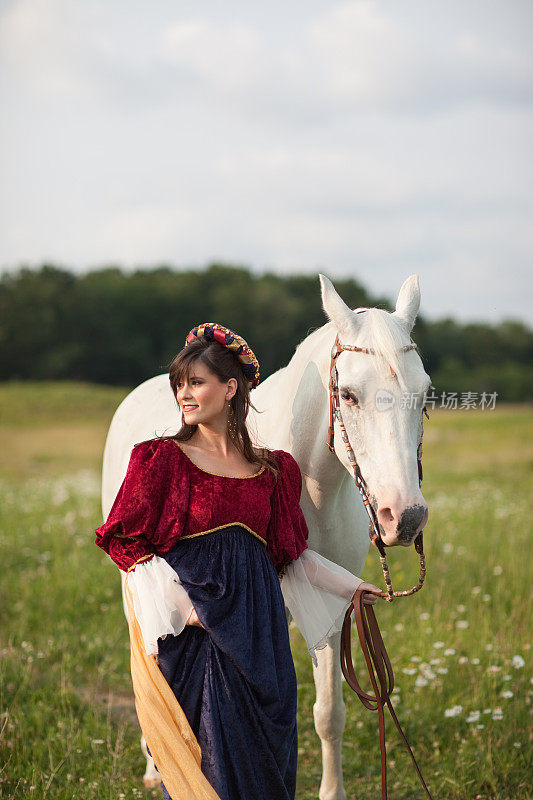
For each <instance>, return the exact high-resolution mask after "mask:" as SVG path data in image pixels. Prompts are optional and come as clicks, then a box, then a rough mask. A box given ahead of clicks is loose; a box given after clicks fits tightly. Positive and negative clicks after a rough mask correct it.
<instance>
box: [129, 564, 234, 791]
mask: <svg viewBox="0 0 533 800" xmlns="http://www.w3.org/2000/svg"><path fill="white" fill-rule="evenodd" d="M124 591H125V594H126V603H127V606H128V623H129V629H130V643H131V677H132V681H133V692H134V694H135V708H136V709H137V716H138V718H139V724H140V726H141V730H142V732H143V734H144V738H145V739H146V742H147V744H148V747H149V748H150V752H151V754H152V757H153V759H154V762H155V764H156V766H157V769H158V770H159V772H160V773H161V775H162V778H163V783H164V784H165V786H166V788H167V791H168V793H169V794H170V796H171V797H172V800H220V798H219V796H218V794H217V793H216V792H215V790H214V789H213V787H212V786H211V784H210V783H209V781H208V780H207V778H206V777H205V775H204V774H203V772H202V770H201V769H200V764H201V755H202V754H201V751H200V745H199V744H198V741H197V739H196V736H195V735H194V732H193V730H192V728H191V726H190V725H189V721H188V720H187V717H186V716H185V714H184V712H183V709H182V708H181V706H180V704H179V703H178V701H177V700H176V696H175V695H174V693H173V691H172V689H171V688H170V686H169V685H168V683H167V682H166V680H165V678H164V677H163V673H162V672H161V670H160V669H159V667H158V666H157V661H156V658H155V656H149V655H148V654H147V653H146V651H145V649H144V642H143V639H142V634H141V630H140V628H139V623H138V621H137V618H136V617H135V612H134V609H133V600H132V597H131V592H130V590H129V588H128V581H127V579H126V583H125V586H124Z"/></svg>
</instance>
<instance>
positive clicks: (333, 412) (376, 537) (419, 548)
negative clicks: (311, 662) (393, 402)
mask: <svg viewBox="0 0 533 800" xmlns="http://www.w3.org/2000/svg"><path fill="white" fill-rule="evenodd" d="M359 313H361V312H359ZM415 349H416V344H415V343H414V342H411V344H408V345H405V347H402V348H401V349H400V351H399V352H400V353H407V352H409V350H415ZM343 350H351V351H352V352H355V353H365V354H367V355H376V351H375V350H372V349H371V348H368V347H356V346H355V345H351V344H341V343H340V342H339V335H338V334H337V336H336V338H335V343H334V345H333V347H332V349H331V362H330V368H329V375H330V379H329V429H328V447H329V449H330V450H331V452H332V453H334V452H335V448H334V445H333V440H334V435H335V429H334V424H335V419H337V421H338V423H339V427H340V429H341V439H342V441H343V442H344V444H345V445H346V450H347V453H348V461H349V462H350V465H351V467H352V469H353V475H354V482H355V485H356V487H357V489H358V490H359V493H360V495H361V497H362V500H363V503H364V506H365V509H366V513H367V514H368V518H369V525H368V534H369V536H370V541H371V542H372V544H374V545H375V546H376V547H377V549H378V551H379V560H380V562H381V567H382V569H383V577H384V579H385V584H386V586H387V591H386V592H382V593H381V596H382V597H385V599H386V600H387V601H388V602H391V601H392V600H393V599H394V598H395V597H408V596H409V595H411V594H414V593H415V592H418V591H419V589H421V588H422V586H423V584H424V579H425V577H426V559H425V556H424V543H423V537H422V532H420V533H419V534H418V535H417V537H416V539H415V541H414V546H415V550H416V552H417V553H418V555H419V558H420V575H419V578H418V583H417V584H416V586H413V588H412V589H407V590H404V591H402V592H395V591H394V590H393V588H392V581H391V577H390V572H389V567H388V564H387V560H386V557H385V547H386V545H385V543H384V542H383V539H382V538H381V534H380V531H379V522H378V519H377V516H376V512H375V511H374V508H373V507H372V504H371V503H370V499H369V496H368V487H367V484H366V482H365V479H364V478H363V476H362V474H361V470H360V469H359V465H358V463H357V459H356V458H355V454H354V451H353V449H352V446H351V444H350V440H349V439H348V434H347V433H346V428H345V427H344V422H343V419H342V414H341V408H340V400H339V381H338V378H339V376H338V372H337V366H336V360H337V358H338V357H339V355H340V354H341V353H342V352H343ZM390 371H391V373H392V374H393V375H394V374H395V372H394V370H393V369H392V367H391V366H390ZM423 413H425V414H426V417H428V419H429V415H428V413H427V411H426V409H425V407H424V409H423ZM416 459H417V464H418V485H419V486H420V485H421V484H422V437H420V442H419V444H418V447H417V451H416Z"/></svg>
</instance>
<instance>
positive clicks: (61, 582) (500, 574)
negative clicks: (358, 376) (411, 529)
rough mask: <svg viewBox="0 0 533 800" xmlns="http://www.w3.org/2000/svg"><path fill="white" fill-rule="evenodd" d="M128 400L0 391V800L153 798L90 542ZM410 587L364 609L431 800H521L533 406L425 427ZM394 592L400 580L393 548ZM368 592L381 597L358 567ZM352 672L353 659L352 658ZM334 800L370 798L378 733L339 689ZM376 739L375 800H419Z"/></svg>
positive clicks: (303, 779) (304, 757)
mask: <svg viewBox="0 0 533 800" xmlns="http://www.w3.org/2000/svg"><path fill="white" fill-rule="evenodd" d="M126 393H127V390H125V389H124V390H121V389H110V388H107V387H100V386H87V385H83V384H57V383H56V384H54V383H43V384H40V383H31V384H30V383H28V384H3V385H0V437H1V438H0V442H1V446H0V487H1V491H2V505H1V520H2V524H1V533H0V537H1V538H0V541H1V544H2V562H3V564H2V566H3V569H2V577H1V579H0V595H1V598H2V603H1V604H0V648H1V651H2V661H1V664H0V692H1V695H0V703H1V708H0V715H1V716H0V798H17V799H18V798H30V797H31V798H58V800H67V799H68V800H70V798H76V800H94V799H95V798H98V800H99V799H100V798H101V799H102V800H104V798H105V799H106V800H107V799H109V800H115V798H121V797H125V798H134V797H151V796H154V797H157V796H158V792H157V791H155V790H154V791H151V792H149V791H145V790H144V789H143V786H142V772H143V759H142V757H141V755H140V750H139V747H138V743H139V730H138V726H137V724H136V718H135V713H134V710H133V702H132V696H131V681H130V677H129V663H128V662H129V658H128V656H129V654H128V636H127V629H126V626H125V621H124V617H123V612H122V602H121V594H120V580H119V577H118V573H117V570H116V568H115V567H114V566H113V565H112V564H111V562H110V561H109V559H108V558H107V557H106V556H105V555H104V554H103V553H102V552H101V551H99V550H98V548H96V547H95V546H94V534H93V531H94V528H95V527H96V526H97V525H98V524H99V523H100V521H101V517H100V500H99V483H100V464H101V457H102V450H103V444H104V440H105V435H106V431H107V427H108V425H109V422H110V420H111V417H112V415H113V413H114V410H115V408H116V406H117V405H118V403H119V402H120V401H121V399H122V398H123V397H124V396H125V394H126ZM425 428H426V430H425V438H424V487H423V490H424V494H425V496H426V498H427V500H428V501H429V503H430V521H429V524H428V527H427V533H426V535H425V542H426V553H427V560H428V578H427V583H426V587H425V588H424V590H423V591H422V592H421V593H420V594H419V595H417V596H415V597H413V598H409V599H406V600H400V601H397V602H395V603H393V604H392V605H390V606H389V605H385V604H384V603H382V604H380V606H379V608H378V611H377V613H378V617H379V621H380V625H381V628H382V630H383V631H384V632H385V639H386V644H387V647H388V649H389V653H390V654H391V656H392V660H393V666H394V670H395V673H396V679H397V684H398V686H399V692H397V693H396V695H395V698H396V700H395V702H396V704H397V710H398V715H399V718H400V721H401V722H402V724H404V728H405V730H406V733H407V736H408V738H409V739H410V741H411V743H412V744H413V746H414V749H415V752H416V755H417V758H418V759H419V761H420V763H421V766H422V769H423V772H424V774H425V776H426V778H427V781H428V783H429V785H430V788H431V789H432V791H433V793H434V796H435V798H439V800H464V799H465V798H472V800H476V799H477V800H489V798H490V800H525V799H526V798H531V797H533V793H532V792H531V790H530V788H529V787H530V783H531V780H530V773H528V766H530V765H531V727H530V719H531V717H530V711H531V705H530V703H531V696H532V689H533V687H532V686H531V650H530V637H531V618H530V614H529V609H530V607H531V588H530V584H531V581H530V563H531V546H530V543H529V542H530V532H531V523H530V519H531V496H532V474H533V435H532V434H533V409H532V408H531V407H530V406H519V407H512V406H508V407H504V406H501V407H497V408H496V410H495V411H483V412H481V411H461V412H460V411H450V412H443V411H436V412H434V413H433V414H432V415H431V419H430V420H429V422H426V426H425ZM389 563H390V565H391V570H392V574H393V578H394V580H395V583H396V584H398V585H400V584H401V585H404V586H405V585H407V584H410V583H411V582H412V580H413V578H414V577H415V575H416V558H415V556H414V554H413V553H412V552H406V551H405V550H403V549H402V550H401V551H399V550H396V551H392V552H391V553H390V555H389ZM365 578H366V579H367V580H371V581H375V582H378V583H382V578H381V577H380V574H379V562H377V558H376V555H375V553H370V554H369V558H368V561H367V566H366V569H365ZM291 636H292V641H293V652H294V657H295V662H296V666H297V672H298V679H299V686H300V694H299V735H300V762H299V782H298V792H297V798H298V800H311V798H313V800H316V798H317V797H318V781H319V778H320V772H321V769H320V758H319V744H318V739H317V737H316V734H315V733H314V728H313V721H312V720H313V716H312V703H313V697H314V688H313V681H312V670H311V664H310V660H309V658H308V656H307V654H306V651H305V648H304V646H303V642H302V640H301V637H300V636H299V634H298V632H297V631H295V630H293V631H291ZM358 663H360V661H358ZM346 700H347V710H348V724H347V730H346V737H345V745H344V762H345V778H346V788H347V794H348V797H349V798H350V799H351V798H354V800H355V799H356V798H357V799H359V798H360V799H361V800H366V798H376V797H378V796H379V756H378V750H377V733H376V728H377V718H376V715H375V714H372V713H370V712H368V711H365V710H364V709H363V708H362V706H360V704H359V702H358V701H357V700H356V698H355V697H354V696H353V695H349V693H348V692H346ZM388 730H389V751H390V756H389V767H390V771H389V794H390V798H391V800H416V798H421V797H423V795H422V793H421V791H420V789H419V788H418V786H417V783H416V780H415V777H414V773H412V770H411V766H410V763H409V760H408V756H407V755H406V754H405V753H404V752H403V750H402V748H401V746H400V744H399V743H398V739H397V737H396V736H395V734H394V732H393V728H392V725H389V726H388Z"/></svg>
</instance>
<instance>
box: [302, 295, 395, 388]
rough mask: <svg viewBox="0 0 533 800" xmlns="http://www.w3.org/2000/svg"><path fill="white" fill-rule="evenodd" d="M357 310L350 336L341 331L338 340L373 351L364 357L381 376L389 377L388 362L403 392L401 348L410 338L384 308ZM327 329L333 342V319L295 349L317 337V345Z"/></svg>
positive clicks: (313, 340) (313, 341) (310, 342)
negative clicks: (371, 354) (370, 354)
mask: <svg viewBox="0 0 533 800" xmlns="http://www.w3.org/2000/svg"><path fill="white" fill-rule="evenodd" d="M357 312H361V313H360V314H358V315H357V316H356V317H355V318H354V329H353V335H351V336H350V335H346V334H345V335H342V334H341V335H340V336H339V339H340V341H341V343H342V344H353V345H356V346H357V347H368V348H369V349H371V350H374V351H375V353H376V355H374V356H364V357H365V358H369V359H370V360H371V361H372V363H373V365H374V366H375V367H376V369H377V370H378V372H379V373H380V374H381V375H383V376H384V377H390V376H391V372H390V369H389V365H390V366H391V367H392V369H393V370H394V372H395V373H396V376H397V378H398V382H399V384H400V388H401V389H402V390H403V391H405V390H406V387H407V382H406V376H405V354H404V353H402V348H403V347H404V346H405V345H408V344H411V337H410V336H409V334H408V333H407V332H406V330H405V328H404V327H403V326H402V324H401V322H400V321H399V320H397V319H396V318H395V317H394V316H393V315H392V314H390V313H389V312H388V311H384V310H383V309H381V308H365V309H363V308H355V309H354V313H357ZM362 312H364V313H362ZM359 323H360V324H359ZM326 330H331V333H332V340H331V344H333V340H334V338H335V336H334V334H333V332H334V331H335V325H334V324H333V322H328V323H326V325H323V326H322V327H321V328H319V329H318V330H315V331H313V333H311V334H310V335H309V336H308V337H307V339H304V341H303V342H301V343H300V344H299V345H298V347H297V348H296V352H298V350H300V348H303V346H304V345H310V344H313V343H315V339H316V340H317V342H316V344H318V339H319V338H322V336H323V334H324V333H325V332H326ZM295 354H296V353H295Z"/></svg>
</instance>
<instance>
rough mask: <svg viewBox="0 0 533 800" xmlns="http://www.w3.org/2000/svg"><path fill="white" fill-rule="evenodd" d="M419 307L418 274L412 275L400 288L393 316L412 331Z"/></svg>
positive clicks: (408, 330)
mask: <svg viewBox="0 0 533 800" xmlns="http://www.w3.org/2000/svg"><path fill="white" fill-rule="evenodd" d="M419 308H420V286H419V283H418V275H410V276H409V277H408V278H407V280H406V281H404V283H403V285H402V288H401V289H400V292H399V294H398V300H397V301H396V311H394V312H393V314H392V316H393V317H396V319H397V320H398V321H399V322H401V323H402V325H403V326H404V327H405V329H406V330H407V333H410V332H411V330H412V329H413V325H414V324H415V319H416V315H417V314H418V309H419Z"/></svg>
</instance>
